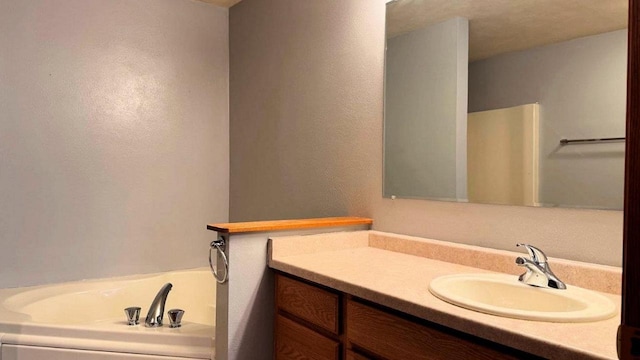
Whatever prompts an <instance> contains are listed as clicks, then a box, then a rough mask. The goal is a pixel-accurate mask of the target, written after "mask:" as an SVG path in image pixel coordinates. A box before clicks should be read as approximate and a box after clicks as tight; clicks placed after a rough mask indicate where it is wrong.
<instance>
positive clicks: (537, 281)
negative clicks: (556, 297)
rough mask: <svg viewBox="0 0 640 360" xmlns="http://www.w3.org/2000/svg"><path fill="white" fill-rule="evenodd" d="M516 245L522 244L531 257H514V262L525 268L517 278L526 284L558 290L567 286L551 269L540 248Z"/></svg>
mask: <svg viewBox="0 0 640 360" xmlns="http://www.w3.org/2000/svg"><path fill="white" fill-rule="evenodd" d="M516 246H524V247H525V248H526V249H527V251H528V252H529V255H531V259H525V258H522V257H517V258H516V264H517V265H518V266H522V267H524V268H526V269H527V270H526V272H525V273H524V274H522V275H520V276H519V277H518V280H520V281H521V282H523V283H525V284H527V285H531V286H538V287H543V288H552V289H560V290H563V289H566V288H567V286H566V285H565V283H564V282H562V281H561V280H560V279H558V277H557V276H556V274H554V273H553V271H551V268H550V267H549V264H548V263H547V255H545V253H544V252H542V250H540V249H538V248H537V247H535V246H532V245H528V244H516Z"/></svg>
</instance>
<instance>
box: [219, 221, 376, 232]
mask: <svg viewBox="0 0 640 360" xmlns="http://www.w3.org/2000/svg"><path fill="white" fill-rule="evenodd" d="M371 224H373V220H372V219H368V218H362V217H330V218H317V219H296V220H271V221H250V222H237V223H226V224H209V225H207V229H208V230H213V231H217V232H221V233H227V234H240V233H250V232H264V231H278V230H296V229H310V228H322V227H337V226H351V225H371Z"/></svg>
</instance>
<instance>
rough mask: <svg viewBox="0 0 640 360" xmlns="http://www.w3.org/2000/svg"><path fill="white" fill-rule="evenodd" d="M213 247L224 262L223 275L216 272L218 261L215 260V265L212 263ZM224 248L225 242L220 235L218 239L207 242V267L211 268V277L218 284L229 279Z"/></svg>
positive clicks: (227, 260)
mask: <svg viewBox="0 0 640 360" xmlns="http://www.w3.org/2000/svg"><path fill="white" fill-rule="evenodd" d="M213 249H216V254H219V255H220V257H221V258H222V262H223V263H224V275H223V276H221V275H219V272H218V270H217V269H218V262H217V261H216V263H215V265H214V264H213V260H212V258H213ZM225 249H226V243H225V241H224V237H220V238H219V239H218V240H213V241H212V242H211V244H209V267H210V268H211V272H212V273H213V277H214V278H215V279H216V281H217V282H218V284H224V283H226V282H227V280H229V259H227V255H226V254H225V253H224V251H225Z"/></svg>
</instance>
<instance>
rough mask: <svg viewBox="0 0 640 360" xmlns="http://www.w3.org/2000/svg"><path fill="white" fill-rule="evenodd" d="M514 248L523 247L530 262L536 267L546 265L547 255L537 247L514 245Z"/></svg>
mask: <svg viewBox="0 0 640 360" xmlns="http://www.w3.org/2000/svg"><path fill="white" fill-rule="evenodd" d="M516 246H524V248H525V249H527V251H528V252H529V256H531V261H533V262H534V263H536V264H538V265H543V264H546V263H547V255H546V254H545V253H544V252H543V251H542V250H540V249H538V248H537V247H535V246H533V245H529V244H516Z"/></svg>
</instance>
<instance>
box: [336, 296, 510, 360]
mask: <svg viewBox="0 0 640 360" xmlns="http://www.w3.org/2000/svg"><path fill="white" fill-rule="evenodd" d="M346 311H347V315H346V334H347V340H348V341H349V343H350V344H351V345H352V346H353V345H356V346H357V347H360V348H362V349H365V350H367V352H371V353H373V354H376V355H379V356H380V357H383V358H385V359H389V360H395V359H398V360H399V359H415V360H419V359H425V360H426V359H486V360H489V359H520V357H519V355H511V354H510V353H504V352H503V351H501V349H498V348H494V347H493V346H492V345H493V344H491V345H489V346H488V345H486V344H478V343H476V342H473V341H471V340H470V339H466V338H461V337H458V336H456V335H453V334H449V333H448V332H444V331H441V330H440V329H436V328H432V327H429V326H425V325H423V324H419V323H417V322H414V321H411V320H408V319H405V318H403V317H399V316H396V315H394V314H390V313H387V312H386V311H383V310H380V309H378V308H373V307H371V306H368V305H366V304H363V303H360V302H358V301H354V300H351V299H349V300H348V302H347V309H346ZM495 345H497V344H495ZM509 350H512V349H509ZM356 359H357V358H356Z"/></svg>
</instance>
